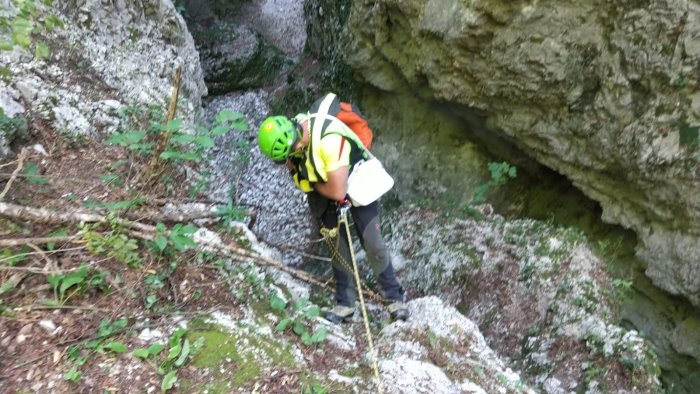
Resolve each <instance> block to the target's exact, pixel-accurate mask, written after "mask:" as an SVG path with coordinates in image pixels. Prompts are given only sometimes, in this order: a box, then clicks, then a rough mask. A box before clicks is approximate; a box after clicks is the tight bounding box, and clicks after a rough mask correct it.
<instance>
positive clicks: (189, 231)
mask: <svg viewBox="0 0 700 394" xmlns="http://www.w3.org/2000/svg"><path fill="white" fill-rule="evenodd" d="M196 231H197V226H193V225H191V224H188V225H187V226H183V227H182V230H181V231H180V232H181V233H183V234H192V233H194V232H196Z"/></svg>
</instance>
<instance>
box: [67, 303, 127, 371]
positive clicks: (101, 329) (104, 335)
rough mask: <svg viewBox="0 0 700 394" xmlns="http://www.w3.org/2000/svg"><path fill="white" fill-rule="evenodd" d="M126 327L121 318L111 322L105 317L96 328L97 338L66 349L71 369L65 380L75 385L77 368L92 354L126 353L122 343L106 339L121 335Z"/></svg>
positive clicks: (125, 322)
mask: <svg viewBox="0 0 700 394" xmlns="http://www.w3.org/2000/svg"><path fill="white" fill-rule="evenodd" d="M127 325H128V320H127V319H126V318H122V319H119V320H115V321H112V320H110V319H109V318H107V317H105V318H104V319H102V320H101V321H100V325H99V326H98V327H97V338H96V339H91V340H89V341H87V342H84V343H79V344H77V345H73V346H71V347H69V348H68V350H67V352H66V353H67V355H68V358H69V359H70V360H72V361H73V363H74V364H73V366H72V367H71V369H70V370H69V371H68V372H66V374H65V375H63V378H64V379H65V380H70V381H72V382H74V383H77V382H78V381H79V380H80V377H81V373H80V371H79V370H78V368H79V367H81V366H83V365H84V364H85V363H86V362H87V361H88V360H89V359H90V356H91V355H92V354H93V353H104V352H105V351H110V352H113V353H117V354H121V353H124V352H126V351H127V347H126V345H125V344H124V343H123V342H120V341H109V342H107V339H108V338H110V337H112V336H114V335H116V334H119V333H121V332H122V331H124V329H125V328H126V327H127Z"/></svg>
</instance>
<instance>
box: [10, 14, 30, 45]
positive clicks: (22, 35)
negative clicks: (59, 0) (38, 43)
mask: <svg viewBox="0 0 700 394" xmlns="http://www.w3.org/2000/svg"><path fill="white" fill-rule="evenodd" d="M33 28H34V24H33V23H32V22H31V21H29V20H27V19H25V18H22V17H16V18H15V20H14V21H12V39H13V40H14V42H15V43H16V44H17V45H19V46H21V47H23V48H27V47H29V45H31V43H32V38H31V32H32V29H33Z"/></svg>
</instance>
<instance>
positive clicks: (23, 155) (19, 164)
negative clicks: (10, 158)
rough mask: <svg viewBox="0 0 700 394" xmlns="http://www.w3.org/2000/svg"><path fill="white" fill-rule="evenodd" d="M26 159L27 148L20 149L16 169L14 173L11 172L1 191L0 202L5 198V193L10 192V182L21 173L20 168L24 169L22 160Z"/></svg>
mask: <svg viewBox="0 0 700 394" xmlns="http://www.w3.org/2000/svg"><path fill="white" fill-rule="evenodd" d="M26 157H27V148H22V151H21V152H20V153H19V158H18V159H17V161H18V162H19V163H17V168H15V170H14V171H12V175H11V176H10V180H9V181H7V184H6V185H5V189H3V191H2V193H0V201H2V199H3V198H5V195H6V194H7V192H8V191H9V190H10V186H12V182H14V181H15V179H17V174H19V173H20V171H22V167H24V159H25V158H26Z"/></svg>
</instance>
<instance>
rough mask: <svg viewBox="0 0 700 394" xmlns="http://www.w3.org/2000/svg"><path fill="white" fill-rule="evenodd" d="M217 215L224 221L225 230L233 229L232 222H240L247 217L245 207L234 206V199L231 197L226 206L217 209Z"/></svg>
mask: <svg viewBox="0 0 700 394" xmlns="http://www.w3.org/2000/svg"><path fill="white" fill-rule="evenodd" d="M216 214H217V215H219V218H221V220H223V222H224V223H223V225H224V228H226V229H228V228H230V227H231V223H232V222H235V221H240V220H241V219H243V218H244V217H245V216H246V210H245V208H243V207H240V206H238V205H234V204H233V198H232V197H229V198H228V199H227V201H226V205H224V206H220V207H218V208H217V209H216Z"/></svg>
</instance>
